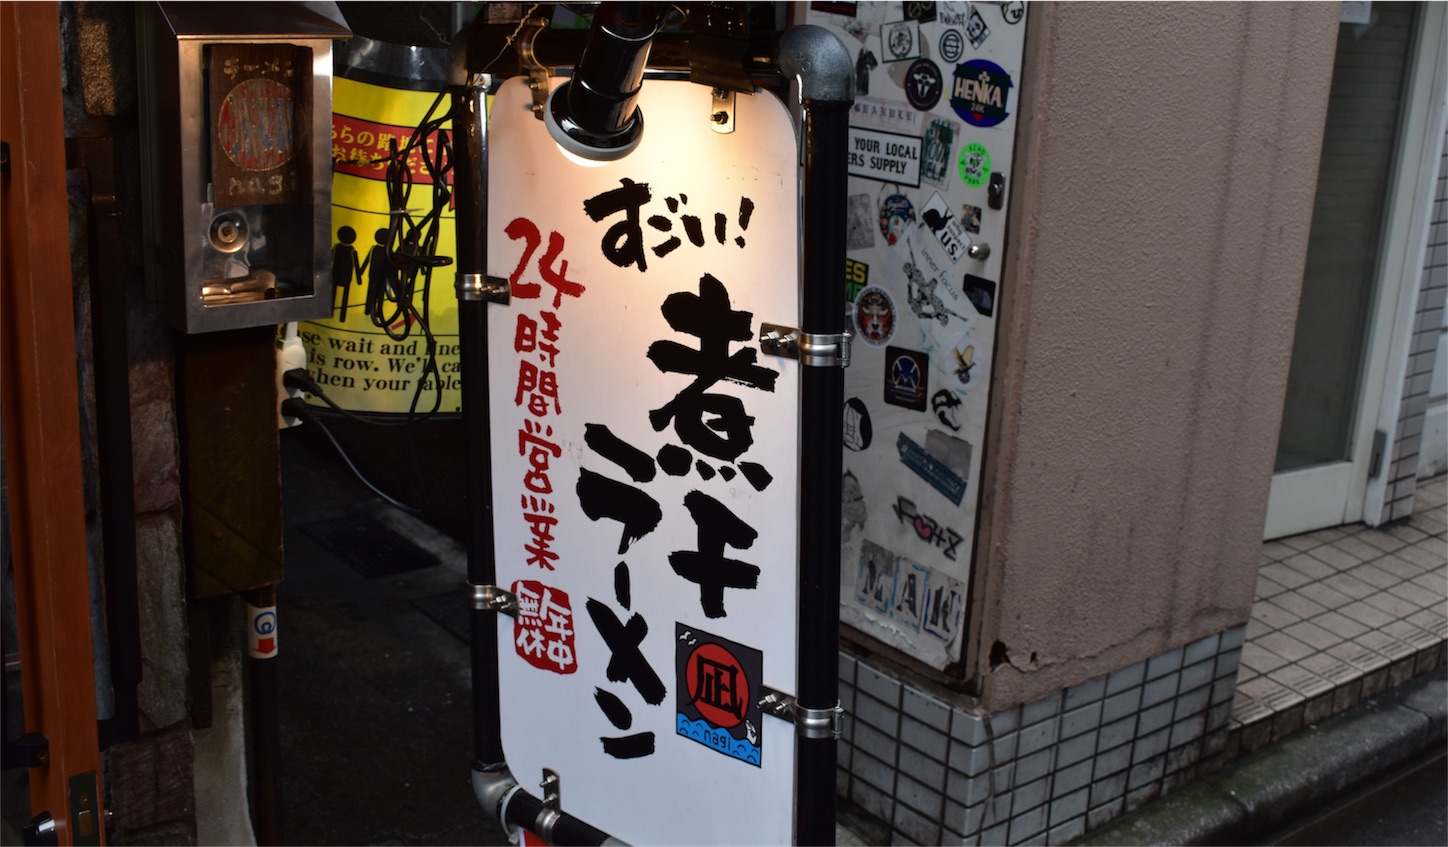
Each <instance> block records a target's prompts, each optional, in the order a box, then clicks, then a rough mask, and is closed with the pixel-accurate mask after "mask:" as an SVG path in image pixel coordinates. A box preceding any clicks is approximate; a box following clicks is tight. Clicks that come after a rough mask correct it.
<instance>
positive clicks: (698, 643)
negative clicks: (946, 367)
mask: <svg viewBox="0 0 1448 847" xmlns="http://www.w3.org/2000/svg"><path fill="white" fill-rule="evenodd" d="M531 104H532V97H531V92H530V91H529V90H528V87H527V81H526V80H524V79H521V78H515V79H512V80H509V81H508V82H507V83H505V84H504V86H503V87H502V88H501V90H500V91H499V92H498V94H497V97H496V99H495V101H494V104H493V107H492V112H491V123H490V128H489V162H490V165H489V184H488V195H489V197H490V208H489V220H488V256H489V263H490V267H489V269H488V270H489V273H490V274H491V275H493V276H498V277H503V278H507V279H508V280H509V281H510V284H511V291H512V301H511V304H510V305H508V306H499V305H490V306H489V307H488V333H489V341H488V359H489V369H490V376H491V385H492V388H491V396H490V398H489V404H490V418H491V426H492V443H493V445H494V446H493V479H492V485H493V500H494V514H493V524H494V527H495V532H496V558H497V582H498V585H499V586H500V587H502V588H504V589H506V590H508V591H510V592H512V593H513V594H514V595H515V596H516V597H517V598H518V606H519V609H518V615H517V617H516V618H510V617H504V616H500V618H499V624H498V626H499V630H498V632H499V643H500V647H499V680H500V686H501V690H502V692H503V694H502V703H501V712H502V729H503V744H504V751H505V753H506V756H507V761H508V764H509V766H510V767H511V769H512V771H513V773H514V775H515V776H516V777H517V779H518V781H519V782H520V783H521V784H523V785H524V786H532V785H536V784H537V782H538V781H539V780H540V779H541V778H542V773H543V769H545V768H547V769H549V770H552V771H555V772H557V773H558V774H559V777H560V782H561V794H562V807H563V810H564V811H566V812H568V813H569V814H571V815H574V816H576V817H578V818H580V819H582V820H584V821H586V822H588V823H590V824H592V825H593V826H596V827H598V828H600V829H602V830H604V831H606V832H608V833H610V834H612V835H613V836H615V837H617V838H620V839H623V840H625V841H628V842H630V843H638V844H647V843H669V844H690V843H705V842H708V843H736V844H767V843H788V842H789V841H790V840H791V835H792V833H791V829H792V821H793V811H792V804H793V793H794V792H793V785H794V731H793V725H792V724H790V723H788V722H786V721H782V720H779V719H776V718H773V717H762V716H761V714H760V711H759V708H758V699H759V694H760V687H761V686H768V687H770V688H774V689H777V690H781V691H786V692H789V691H793V690H794V685H795V678H796V674H795V671H796V667H795V656H796V645H795V641H796V629H797V620H796V618H797V612H796V609H797V607H798V596H797V595H798V592H797V572H796V561H797V556H796V551H797V546H798V543H797V524H798V521H797V502H798V483H797V467H798V437H797V419H798V391H799V367H798V363H797V362H796V361H795V360H793V359H784V358H778V357H772V356H766V355H764V354H763V353H762V352H761V351H760V349H759V344H758V341H757V338H758V334H759V327H760V324H761V323H762V322H770V323H780V324H786V325H797V324H798V314H799V303H798V279H797V267H798V261H799V246H798V220H797V206H798V190H797V179H796V161H795V158H794V157H795V150H796V147H797V145H796V142H795V136H794V130H793V127H792V125H791V123H790V120H789V116H788V113H787V112H786V110H785V108H784V106H783V104H781V103H780V102H779V101H778V100H777V99H776V98H774V97H773V96H772V95H769V94H759V95H755V96H740V97H739V98H738V103H737V109H736V114H735V125H736V127H737V130H736V131H735V132H733V133H729V134H723V133H717V132H714V131H713V130H712V129H711V126H710V121H709V116H710V113H711V112H712V111H713V109H712V96H711V91H710V89H709V88H707V87H704V86H699V85H692V84H689V83H685V82H669V81H656V80H650V81H649V82H648V83H647V84H645V85H644V87H643V93H642V97H641V99H640V102H639V105H640V107H641V108H642V109H643V113H644V117H645V131H644V136H643V141H642V144H641V146H640V147H639V148H638V149H637V150H636V151H634V152H633V153H632V154H631V155H629V156H627V157H626V158H624V159H622V160H619V161H617V162H611V163H606V164H600V165H598V166H595V167H583V166H580V165H577V164H575V163H573V162H571V161H570V160H568V159H566V158H565V157H564V155H563V154H562V153H561V152H560V151H559V150H558V148H557V147H556V146H555V144H554V143H553V141H552V140H551V139H550V137H549V135H548V132H547V130H546V128H545V127H544V124H543V123H542V122H541V121H539V120H537V119H535V118H534V116H533V113H532V111H531V108H530V107H531Z"/></svg>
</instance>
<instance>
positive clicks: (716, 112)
mask: <svg viewBox="0 0 1448 847" xmlns="http://www.w3.org/2000/svg"><path fill="white" fill-rule="evenodd" d="M709 127H710V129H713V130H714V131H715V132H717V133H720V134H727V133H731V132H733V131H734V92H732V91H729V90H728V89H724V88H716V89H714V100H713V102H712V103H711V104H710V106H709Z"/></svg>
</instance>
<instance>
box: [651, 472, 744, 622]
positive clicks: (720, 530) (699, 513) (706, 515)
mask: <svg viewBox="0 0 1448 847" xmlns="http://www.w3.org/2000/svg"><path fill="white" fill-rule="evenodd" d="M684 507H685V508H687V509H688V510H689V514H690V515H691V516H693V518H694V523H695V524H697V525H698V527H699V536H698V537H699V545H698V546H699V549H698V550H676V551H674V552H673V553H670V554H669V565H670V566H672V567H673V569H674V573H676V574H678V575H679V576H681V577H683V578H684V579H687V580H689V581H690V582H693V583H696V584H697V585H698V586H699V606H700V607H701V608H702V609H703V610H704V614H705V615H707V616H708V617H711V618H722V617H724V616H725V614H727V613H726V612H725V611H724V589H725V588H744V589H752V588H758V587H759V567H758V566H757V565H751V564H749V563H748V562H743V561H740V560H738V559H729V558H725V556H724V547H725V546H726V545H727V546H730V547H735V548H738V549H740V550H747V549H749V548H750V547H751V546H753V544H754V540H755V539H756V538H758V537H759V533H758V531H756V530H755V529H754V528H753V527H751V526H750V525H749V524H747V523H745V522H744V521H742V520H740V519H739V517H738V516H737V515H735V514H734V513H733V512H731V511H729V508H728V507H727V506H725V505H724V504H723V503H720V502H719V501H718V500H715V499H714V498H713V497H710V496H709V495H707V494H705V493H703V492H701V491H690V492H689V493H688V494H686V495H684Z"/></svg>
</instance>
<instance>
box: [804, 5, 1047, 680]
mask: <svg viewBox="0 0 1448 847" xmlns="http://www.w3.org/2000/svg"><path fill="white" fill-rule="evenodd" d="M793 8H794V11H795V16H796V17H795V19H796V21H797V22H800V23H809V24H815V25H819V26H824V27H827V28H829V29H831V30H832V31H834V32H835V34H836V35H838V36H839V37H840V40H841V41H842V42H844V44H845V45H846V47H847V48H848V49H849V50H850V51H851V53H852V54H853V55H856V56H858V61H857V62H856V66H855V71H856V83H857V86H856V105H855V108H854V109H853V110H852V112H851V116H850V124H851V138H850V145H851V146H850V156H851V164H850V186H849V190H848V194H849V196H850V231H849V238H848V241H847V247H848V257H849V258H848V263H847V267H846V273H845V276H846V288H845V293H846V298H847V299H848V301H849V306H848V308H849V309H850V313H851V328H852V330H853V331H854V332H855V335H856V339H857V341H858V342H860V343H856V344H855V345H854V348H853V351H852V361H851V363H850V367H849V368H848V369H847V370H846V371H845V386H846V388H845V396H846V398H847V402H846V410H845V433H844V438H845V446H846V448H847V449H846V450H845V454H844V469H845V480H844V490H845V499H846V503H845V504H844V506H845V508H844V525H843V527H842V529H841V533H842V537H843V545H844V547H843V550H842V552H841V559H842V562H843V575H842V583H843V585H842V588H841V592H840V603H841V611H840V616H841V620H842V621H843V622H845V623H847V624H849V625H850V626H853V627H855V628H856V629H859V630H860V631H862V632H864V633H866V634H869V635H871V636H874V637H876V638H878V639H880V640H881V641H884V642H885V643H887V644H889V645H890V646H892V647H896V648H898V649H900V650H902V651H903V652H905V653H907V654H909V655H911V656H913V657H915V658H917V659H919V660H920V661H922V662H925V663H927V664H929V665H932V666H934V667H936V668H940V669H944V668H945V667H946V666H948V665H950V664H952V663H956V662H959V661H960V660H961V658H962V651H963V649H964V646H965V645H964V643H963V639H964V627H965V615H966V602H967V593H968V587H969V585H970V584H971V568H972V566H973V561H972V560H973V551H974V546H975V526H976V511H977V507H978V503H979V496H980V495H979V488H980V476H981V466H982V461H981V459H982V457H981V455H980V450H981V447H982V444H983V439H984V434H985V422H986V413H987V410H988V408H989V400H990V397H989V385H990V372H991V352H992V350H993V349H994V347H995V335H996V327H997V323H996V322H997V320H998V319H999V318H1000V315H1001V307H1000V305H999V301H1001V300H1002V299H1003V298H1005V297H1006V294H1005V292H1003V291H1001V290H999V288H998V286H997V281H998V280H999V279H1000V271H1001V267H1002V262H1003V258H1004V257H1003V250H1002V247H1003V244H1004V241H1005V225H1006V206H1007V201H1008V199H1009V196H1010V188H1011V185H1010V180H1011V176H1012V175H1011V162H1012V159H1013V155H1014V145H1015V128H1016V119H1017V114H1016V113H1017V111H1018V108H1019V103H1020V86H1021V85H1022V82H1023V81H1022V79H1021V57H1022V53H1023V50H1024V47H1025V33H1026V25H1025V18H1026V16H1027V6H1026V4H1023V3H1020V2H1010V3H968V2H937V3H893V2H881V3H861V4H858V6H856V7H855V8H854V9H853V14H846V13H845V12H844V11H843V10H842V9H841V8H840V7H839V6H838V5H836V4H823V3H796V4H795V5H794V7H793ZM866 204H869V206H868V207H867V205H866ZM871 212H873V213H875V214H876V215H877V216H878V218H879V227H878V228H877V229H876V230H875V231H870V230H869V229H868V228H867V227H866V226H865V223H866V220H867V218H866V216H867V215H868V214H870V213H871ZM865 271H868V277H867V278H862V274H863V273H864V272H865ZM1004 308H1009V302H1008V301H1007V302H1006V303H1005V306H1004Z"/></svg>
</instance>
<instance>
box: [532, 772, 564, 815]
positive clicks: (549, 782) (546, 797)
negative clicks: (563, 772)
mask: <svg viewBox="0 0 1448 847" xmlns="http://www.w3.org/2000/svg"><path fill="white" fill-rule="evenodd" d="M538 787H539V788H541V789H543V806H544V807H545V808H549V809H553V810H554V811H557V810H558V809H560V808H561V807H562V806H563V780H561V779H560V778H559V777H558V771H555V770H553V769H552V768H544V769H543V781H542V782H540V783H538Z"/></svg>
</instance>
